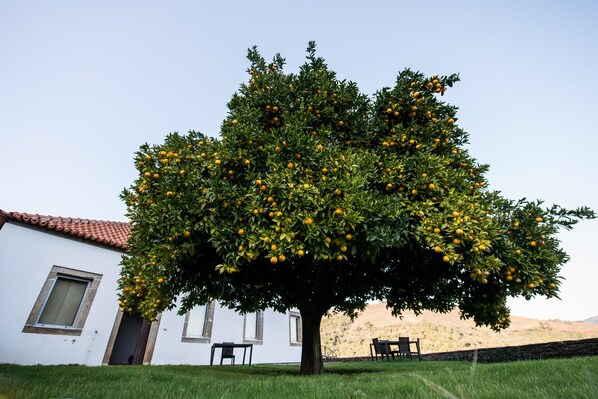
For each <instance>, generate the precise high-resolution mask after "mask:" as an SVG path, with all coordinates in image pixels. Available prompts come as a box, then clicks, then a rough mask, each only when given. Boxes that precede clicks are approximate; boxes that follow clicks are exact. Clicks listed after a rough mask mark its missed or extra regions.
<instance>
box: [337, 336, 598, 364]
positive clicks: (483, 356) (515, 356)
mask: <svg viewBox="0 0 598 399" xmlns="http://www.w3.org/2000/svg"><path fill="white" fill-rule="evenodd" d="M576 356H598V338H591V339H582V340H576V341H557V342H546V343H542V344H531V345H522V346H506V347H501V348H484V349H472V350H465V351H455V352H438V353H426V354H423V355H422V357H423V360H424V361H434V360H464V361H468V362H472V361H474V358H475V359H476V360H475V361H477V362H482V363H495V362H512V361H517V360H539V359H554V358H565V357H576ZM327 360H331V361H369V360H370V358H369V356H368V357H354V358H342V359H340V358H339V359H332V358H329V359H327Z"/></svg>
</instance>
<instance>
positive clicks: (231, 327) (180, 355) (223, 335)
mask: <svg viewBox="0 0 598 399" xmlns="http://www.w3.org/2000/svg"><path fill="white" fill-rule="evenodd" d="M184 322H185V316H179V315H177V314H176V311H171V312H165V313H164V314H163V315H162V319H161V321H160V328H159V331H158V336H157V338H156V347H155V349H154V356H153V358H152V364H210V352H211V347H212V344H213V343H216V342H235V343H243V316H242V315H240V314H238V313H235V312H234V311H232V310H230V309H227V308H224V307H221V306H220V305H219V304H216V307H215V309H214V318H213V327H212V338H211V340H210V342H209V343H203V342H182V335H183V325H184ZM263 331H264V332H263V334H264V336H263V343H262V344H254V345H253V358H252V363H253V364H257V363H288V362H299V361H300V360H301V347H300V346H291V345H290V342H289V315H288V313H284V314H283V313H278V312H275V311H273V310H271V309H266V311H265V312H264V330H263ZM235 357H236V358H235V364H240V363H241V362H242V360H243V349H235ZM248 361H249V349H248V350H247V358H246V362H248ZM228 363H230V360H228V359H225V361H224V364H228ZM214 364H220V349H216V352H215V355H214Z"/></svg>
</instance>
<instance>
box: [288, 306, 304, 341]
mask: <svg viewBox="0 0 598 399" xmlns="http://www.w3.org/2000/svg"><path fill="white" fill-rule="evenodd" d="M293 328H296V330H297V341H292V340H291V337H292V336H293V334H292V331H293ZM302 342H303V323H302V320H301V313H300V312H299V311H296V310H290V311H289V344H290V345H291V346H301V345H302Z"/></svg>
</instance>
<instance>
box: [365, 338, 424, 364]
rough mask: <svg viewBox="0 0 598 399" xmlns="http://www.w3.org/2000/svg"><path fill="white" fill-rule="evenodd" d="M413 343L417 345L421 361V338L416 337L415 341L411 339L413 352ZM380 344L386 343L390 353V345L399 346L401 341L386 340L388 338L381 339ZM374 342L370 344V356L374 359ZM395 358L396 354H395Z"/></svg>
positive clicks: (418, 356) (418, 357)
mask: <svg viewBox="0 0 598 399" xmlns="http://www.w3.org/2000/svg"><path fill="white" fill-rule="evenodd" d="M411 344H415V347H416V349H417V359H418V360H419V361H420V362H421V361H422V353H421V350H420V346H419V338H418V339H416V340H415V341H409V352H411ZM380 345H385V346H386V350H387V351H388V353H389V354H390V347H391V345H396V346H397V347H398V346H399V341H386V340H380ZM374 349H375V348H374V344H373V343H371V344H370V358H371V359H372V360H374ZM393 358H394V356H393Z"/></svg>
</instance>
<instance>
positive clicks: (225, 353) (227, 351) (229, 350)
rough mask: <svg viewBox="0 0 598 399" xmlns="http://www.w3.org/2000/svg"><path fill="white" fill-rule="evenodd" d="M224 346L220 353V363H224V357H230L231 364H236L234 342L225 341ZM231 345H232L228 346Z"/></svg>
mask: <svg viewBox="0 0 598 399" xmlns="http://www.w3.org/2000/svg"><path fill="white" fill-rule="evenodd" d="M222 344H223V345H224V346H223V347H222V353H221V355H220V365H222V361H223V360H224V359H230V361H231V364H232V365H233V366H234V365H235V347H234V346H233V345H234V344H235V343H234V342H223V343H222ZM227 345H230V346H227Z"/></svg>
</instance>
